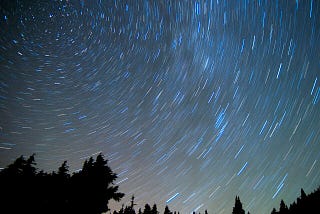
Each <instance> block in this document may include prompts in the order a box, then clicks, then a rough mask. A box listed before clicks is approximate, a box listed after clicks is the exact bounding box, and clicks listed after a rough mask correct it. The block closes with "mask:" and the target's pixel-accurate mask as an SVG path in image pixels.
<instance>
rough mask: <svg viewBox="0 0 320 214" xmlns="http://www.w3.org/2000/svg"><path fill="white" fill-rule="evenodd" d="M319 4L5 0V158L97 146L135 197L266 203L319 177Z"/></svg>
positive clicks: (52, 158) (63, 156)
mask: <svg viewBox="0 0 320 214" xmlns="http://www.w3.org/2000/svg"><path fill="white" fill-rule="evenodd" d="M319 15H320V3H319V1H315V0H308V1H307V0H306V1H298V0H297V1H263V0H260V1H222V0H216V1H165V0H163V1H162V0H159V1H151V0H150V1H118V0H114V1H103V0H101V1H85V0H80V1H71V0H70V1H64V0H61V1H27V0H25V1H19V0H16V1H11V0H10V1H9V0H5V1H1V3H0V26H1V31H0V118H1V119H0V164H1V165H0V167H5V166H6V165H7V164H9V163H10V162H11V161H12V160H14V159H15V158H16V157H18V156H20V155H30V154H32V153H36V160H37V162H38V167H39V168H41V169H45V170H47V171H52V170H55V169H57V168H58V166H59V165H60V164H61V163H62V162H63V161H64V160H68V162H69V164H70V167H71V168H70V169H71V171H74V170H77V169H79V168H81V164H82V163H83V161H84V159H86V158H88V157H90V156H94V155H96V154H98V153H99V152H102V153H103V154H104V155H105V156H106V157H107V158H108V159H109V164H110V166H111V168H112V169H113V170H114V171H115V172H116V173H117V174H118V175H119V178H118V180H117V184H118V185H119V186H120V191H122V192H124V193H126V197H125V198H124V199H123V200H122V202H120V203H114V204H113V205H112V206H113V207H112V208H113V209H118V208H119V207H121V205H120V204H121V203H125V204H126V203H128V202H129V200H130V197H131V195H133V194H134V195H135V198H136V203H137V204H138V206H141V207H143V206H144V204H145V203H149V204H153V203H157V204H158V206H159V208H160V210H163V208H164V206H165V205H166V204H168V205H169V207H170V209H171V210H178V211H180V212H182V213H190V212H192V211H197V212H204V210H205V209H208V211H209V213H231V211H232V206H233V204H234V198H235V196H236V195H239V196H240V198H241V201H242V203H243V205H244V209H245V210H247V211H250V212H251V213H270V211H271V210H272V208H273V207H276V208H278V204H279V202H280V200H281V199H284V201H285V202H286V203H287V204H290V203H292V202H293V201H294V200H295V199H296V198H297V197H298V196H299V191H300V188H304V190H305V191H306V192H307V193H309V192H311V191H313V190H314V189H315V188H316V187H318V185H319V184H320V165H319V164H320V163H319V162H320V160H319V158H320V144H319V143H320V108H319V107H320V102H319V100H320V61H319V59H320V52H319V49H320V17H319Z"/></svg>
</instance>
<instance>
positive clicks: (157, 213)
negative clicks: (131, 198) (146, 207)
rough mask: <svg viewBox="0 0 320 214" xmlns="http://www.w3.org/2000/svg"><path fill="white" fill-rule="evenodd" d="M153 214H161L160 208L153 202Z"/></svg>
mask: <svg viewBox="0 0 320 214" xmlns="http://www.w3.org/2000/svg"><path fill="white" fill-rule="evenodd" d="M151 214H159V212H158V208H157V205H156V204H153V206H152V210H151Z"/></svg>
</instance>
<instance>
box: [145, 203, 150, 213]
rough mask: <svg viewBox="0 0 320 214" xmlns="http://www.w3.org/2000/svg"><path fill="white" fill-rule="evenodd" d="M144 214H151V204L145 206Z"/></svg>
mask: <svg viewBox="0 0 320 214" xmlns="http://www.w3.org/2000/svg"><path fill="white" fill-rule="evenodd" d="M143 214H151V207H150V205H149V204H146V205H145V206H144V210H143Z"/></svg>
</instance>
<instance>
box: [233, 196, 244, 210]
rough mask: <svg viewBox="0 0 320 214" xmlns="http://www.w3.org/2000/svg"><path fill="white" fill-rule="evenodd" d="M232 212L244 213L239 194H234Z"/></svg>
mask: <svg viewBox="0 0 320 214" xmlns="http://www.w3.org/2000/svg"><path fill="white" fill-rule="evenodd" d="M232 214H245V211H244V210H243V209H242V203H241V201H240V198H239V196H236V199H235V204H234V207H233V211H232Z"/></svg>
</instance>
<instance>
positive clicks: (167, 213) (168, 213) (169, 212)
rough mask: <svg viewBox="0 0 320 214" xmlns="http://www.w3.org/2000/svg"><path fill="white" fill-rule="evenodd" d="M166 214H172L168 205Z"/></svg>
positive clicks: (165, 210)
mask: <svg viewBox="0 0 320 214" xmlns="http://www.w3.org/2000/svg"><path fill="white" fill-rule="evenodd" d="M164 214H172V212H171V211H170V210H169V207H168V205H167V206H166V207H165V209H164Z"/></svg>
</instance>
